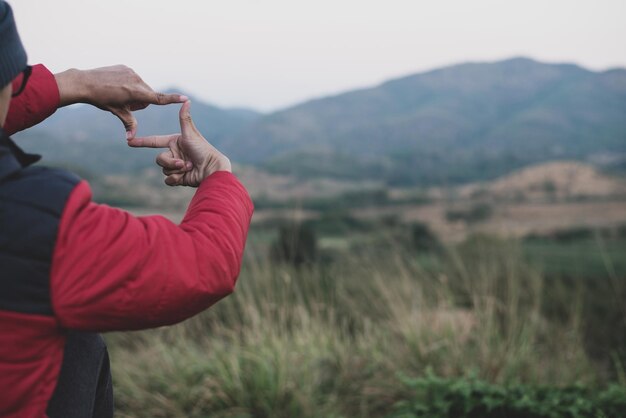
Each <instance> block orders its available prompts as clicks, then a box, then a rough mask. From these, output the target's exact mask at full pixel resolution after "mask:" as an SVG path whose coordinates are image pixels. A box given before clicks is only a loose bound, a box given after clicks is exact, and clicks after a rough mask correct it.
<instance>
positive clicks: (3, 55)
mask: <svg viewBox="0 0 626 418" xmlns="http://www.w3.org/2000/svg"><path fill="white" fill-rule="evenodd" d="M24 68H26V51H24V47H23V46H22V41H20V35H18V33H17V28H16V27H15V20H14V19H13V10H11V6H9V4H8V3H6V2H5V1H4V0H0V89H1V88H3V87H4V86H6V85H7V84H9V83H10V82H11V81H13V79H14V78H15V77H17V75H18V74H19V73H21V72H22V70H24Z"/></svg>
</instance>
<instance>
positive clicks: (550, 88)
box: [225, 58, 626, 184]
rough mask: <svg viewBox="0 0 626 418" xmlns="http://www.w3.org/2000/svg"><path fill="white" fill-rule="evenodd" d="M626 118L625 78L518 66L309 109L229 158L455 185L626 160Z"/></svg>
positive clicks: (243, 141)
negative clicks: (541, 168) (518, 171)
mask: <svg viewBox="0 0 626 418" xmlns="http://www.w3.org/2000/svg"><path fill="white" fill-rule="evenodd" d="M625 113H626V70H623V69H619V70H612V71H607V72H601V73H596V72H591V71H587V70H585V69H583V68H580V67H577V66H575V65H569V64H561V65H554V64H544V63H539V62H536V61H532V60H530V59H524V58H516V59H511V60H506V61H501V62H496V63H468V64H461V65H456V66H452V67H448V68H443V69H439V70H435V71H430V72H427V73H422V74H416V75H412V76H408V77H404V78H400V79H397V80H392V81H389V82H386V83H384V84H382V85H380V86H377V87H374V88H369V89H364V90H358V91H352V92H348V93H345V94H341V95H338V96H333V97H327V98H323V99H319V100H313V101H310V102H307V103H303V104H301V105H298V106H295V107H292V108H289V109H286V110H284V111H281V112H277V113H274V114H271V115H267V116H265V117H263V118H260V119H259V120H258V121H257V122H256V123H254V124H251V125H249V126H248V127H247V128H246V129H244V130H242V131H241V132H239V133H237V134H235V135H233V136H229V137H228V138H227V140H226V142H225V150H226V151H227V152H229V153H230V154H231V155H232V156H233V157H234V158H235V159H236V160H239V161H243V162H250V163H257V164H258V163H261V164H264V165H265V166H266V167H268V168H269V169H270V170H272V171H274V172H278V173H293V174H297V175H300V176H311V175H319V176H324V175H335V176H339V177H348V178H350V177H363V176H365V177H372V178H380V177H381V176H382V177H383V178H384V179H386V180H387V182H389V183H391V184H406V183H426V184H432V183H440V184H445V183H450V182H452V183H456V182H465V181H468V180H473V179H487V178H495V177H497V176H499V175H501V174H504V173H507V172H509V171H511V170H512V169H515V168H518V167H522V166H525V165H528V164H532V163H536V162H540V161H545V160H551V159H586V158H588V157H589V156H602V155H606V154H611V155H615V154H625V153H626V118H624V114H625Z"/></svg>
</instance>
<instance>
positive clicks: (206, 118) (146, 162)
mask: <svg viewBox="0 0 626 418" xmlns="http://www.w3.org/2000/svg"><path fill="white" fill-rule="evenodd" d="M188 96H190V95H188ZM190 98H191V101H192V109H191V112H192V116H193V119H194V123H195V124H196V126H197V127H198V129H199V130H200V131H201V132H202V133H203V134H205V136H206V137H207V138H208V139H209V140H210V141H212V142H213V143H214V144H215V145H217V146H218V147H219V146H220V145H221V142H222V141H223V140H224V138H225V137H226V136H228V135H232V134H234V133H236V132H237V131H238V130H240V129H242V128H243V127H245V126H246V125H248V124H250V123H252V122H253V121H255V120H256V119H258V118H259V117H260V115H261V114H260V113H258V112H256V111H253V110H249V109H223V108H219V107H216V106H213V105H210V104H206V103H203V102H202V101H200V100H198V99H196V98H194V97H191V96H190ZM179 109H180V105H169V106H149V107H148V108H147V109H145V110H141V111H138V112H135V117H136V118H137V121H138V125H139V130H138V135H152V134H167V133H175V132H180V125H179V122H178V111H179ZM15 137H16V138H18V139H19V142H20V145H22V146H23V147H24V148H26V149H27V150H30V151H33V152H38V153H41V154H43V156H44V161H45V162H47V163H49V164H50V163H52V164H62V165H65V166H70V167H73V168H75V169H77V170H78V171H79V172H81V173H83V174H86V175H88V174H89V173H94V174H102V173H113V172H117V173H135V172H138V171H140V170H142V169H143V168H146V167H152V166H153V165H154V158H153V157H154V155H156V154H157V153H158V152H160V151H155V150H147V149H142V150H137V149H130V148H129V147H128V146H127V145H126V137H125V132H124V128H123V126H122V123H121V122H120V121H119V120H118V119H117V118H116V117H115V116H113V115H112V114H110V113H108V112H103V111H101V110H99V109H96V108H94V107H92V106H86V105H79V106H72V107H69V108H64V109H59V110H58V111H57V112H56V113H55V114H54V115H53V116H51V117H50V118H48V119H47V120H46V121H44V122H43V123H41V124H40V125H37V126H35V127H33V128H31V129H29V130H28V131H25V132H22V133H20V134H18V135H15Z"/></svg>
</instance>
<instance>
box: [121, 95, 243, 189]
mask: <svg viewBox="0 0 626 418" xmlns="http://www.w3.org/2000/svg"><path fill="white" fill-rule="evenodd" d="M190 107H191V102H189V101H186V102H185V103H184V104H183V105H182V107H181V108H180V113H179V116H180V132H181V133H180V134H172V135H157V136H146V137H141V138H133V139H131V140H129V141H128V145H129V146H131V147H145V148H168V150H167V151H164V152H162V153H161V154H159V155H158V156H157V159H156V162H157V164H158V165H159V166H161V167H163V174H165V176H166V177H165V184H167V185H168V186H191V187H198V186H199V185H200V183H201V182H202V180H204V179H205V178H207V177H208V176H210V175H211V174H213V173H215V172H216V171H228V172H231V170H232V169H231V165H230V160H229V159H228V158H227V157H226V156H225V155H224V154H222V153H221V152H219V151H218V150H217V148H215V147H214V146H213V145H211V144H210V143H208V142H207V140H206V139H204V137H203V136H202V135H201V134H200V132H198V130H197V129H196V126H195V125H194V123H193V121H192V120H191V114H190V113H189V109H190Z"/></svg>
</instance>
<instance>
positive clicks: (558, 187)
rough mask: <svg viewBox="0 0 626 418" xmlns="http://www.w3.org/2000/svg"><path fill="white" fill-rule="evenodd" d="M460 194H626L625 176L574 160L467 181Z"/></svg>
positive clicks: (517, 196) (535, 197) (571, 196)
mask: <svg viewBox="0 0 626 418" xmlns="http://www.w3.org/2000/svg"><path fill="white" fill-rule="evenodd" d="M459 195H460V196H461V197H471V196H487V195H488V196H490V197H493V198H497V199H498V200H499V201H501V200H520V199H523V200H546V199H549V200H563V199H566V200H572V199H574V200H585V199H588V198H593V199H598V198H607V199H615V198H624V197H626V179H624V178H619V177H611V176H607V175H605V174H602V173H600V172H598V170H597V169H595V168H594V167H593V166H591V165H589V164H585V163H580V162H575V161H557V162H548V163H542V164H537V165H533V166H529V167H525V168H523V169H520V170H516V171H514V172H512V173H510V174H507V175H506V176H503V177H500V178H498V179H495V180H493V181H490V182H485V183H482V184H476V183H474V184H468V185H466V186H463V187H461V188H460V190H459Z"/></svg>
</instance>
